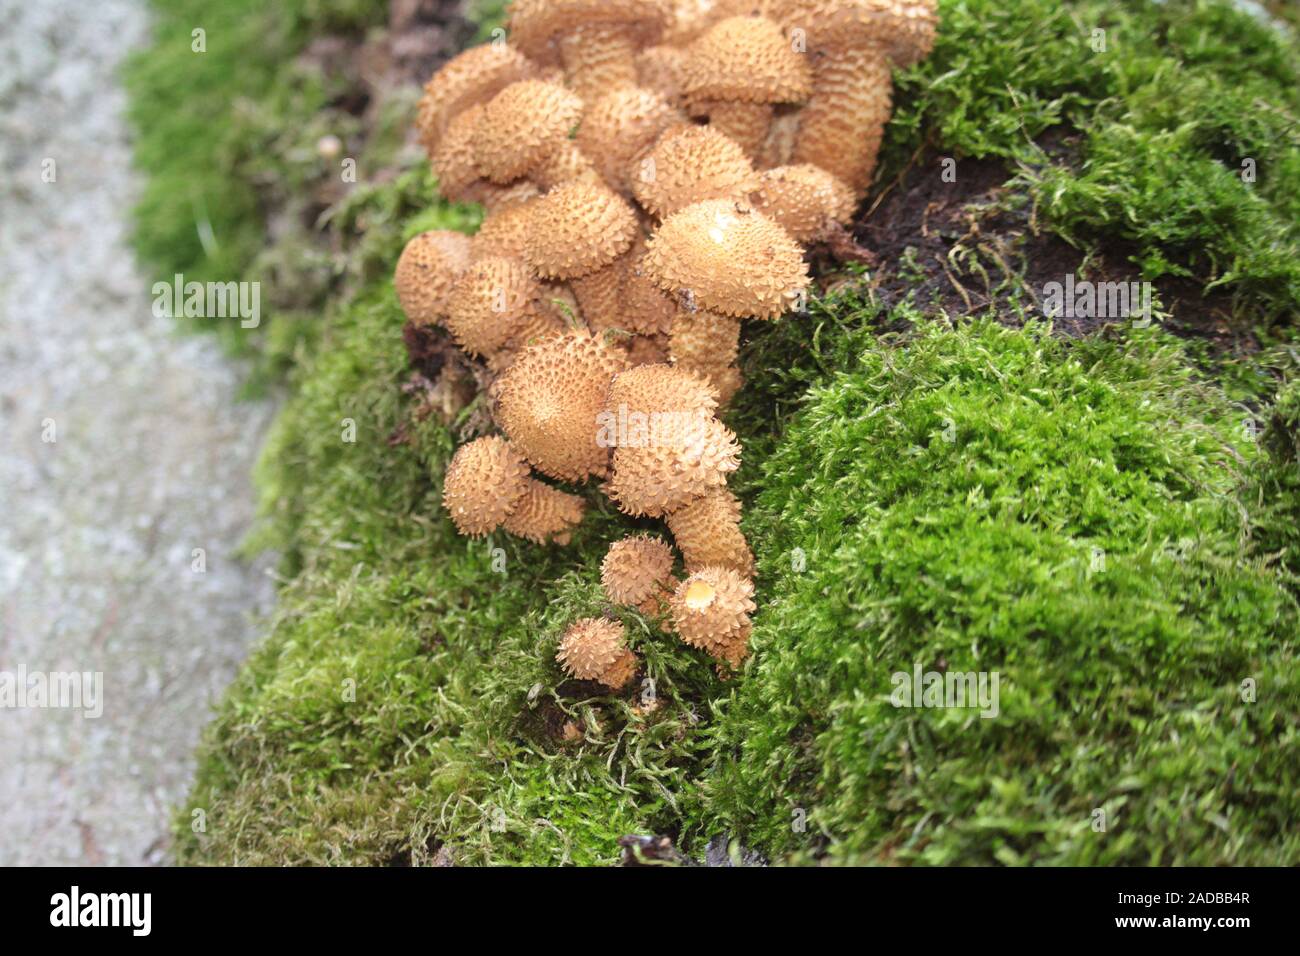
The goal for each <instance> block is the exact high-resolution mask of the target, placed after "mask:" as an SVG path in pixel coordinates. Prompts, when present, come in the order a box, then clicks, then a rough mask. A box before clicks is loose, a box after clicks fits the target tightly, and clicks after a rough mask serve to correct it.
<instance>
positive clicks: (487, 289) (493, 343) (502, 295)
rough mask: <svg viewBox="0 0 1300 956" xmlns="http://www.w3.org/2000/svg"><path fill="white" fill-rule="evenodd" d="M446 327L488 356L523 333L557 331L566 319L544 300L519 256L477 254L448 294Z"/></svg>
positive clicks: (465, 345) (467, 347)
mask: <svg viewBox="0 0 1300 956" xmlns="http://www.w3.org/2000/svg"><path fill="white" fill-rule="evenodd" d="M447 330H448V331H449V332H451V334H452V337H453V338H454V339H455V340H456V343H457V344H458V345H459V346H460V347H461V348H463V349H464V350H465V351H467V352H470V353H472V354H475V355H483V356H491V355H494V354H495V353H497V352H499V351H500V350H502V349H504V348H507V347H508V346H509V345H510V344H511V342H512V341H515V340H517V339H518V338H519V337H520V336H521V335H524V334H528V335H534V336H535V335H541V334H545V333H546V332H547V331H551V332H555V333H559V332H562V331H563V330H564V324H563V323H562V322H561V321H560V320H559V318H558V317H557V316H555V315H554V314H552V313H551V312H550V310H549V309H547V308H546V307H545V306H544V305H543V303H542V287H541V284H540V283H538V281H537V280H536V279H534V278H533V276H532V273H530V272H529V271H528V267H527V266H525V265H524V263H523V261H522V260H520V259H505V258H500V257H489V258H486V259H480V260H479V261H478V262H475V263H474V264H472V265H471V266H470V267H469V268H468V269H466V270H465V271H464V272H463V273H462V274H461V276H460V278H459V279H458V280H456V285H455V286H453V287H452V290H451V293H450V295H448V297H447Z"/></svg>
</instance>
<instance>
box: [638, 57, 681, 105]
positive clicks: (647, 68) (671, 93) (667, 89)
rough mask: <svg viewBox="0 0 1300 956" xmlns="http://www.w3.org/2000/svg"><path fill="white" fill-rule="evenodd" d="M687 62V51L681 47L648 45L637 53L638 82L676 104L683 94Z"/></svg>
mask: <svg viewBox="0 0 1300 956" xmlns="http://www.w3.org/2000/svg"><path fill="white" fill-rule="evenodd" d="M685 63H686V51H685V50H683V49H681V48H680V47H675V46H667V45H664V44H661V45H659V46H650V47H646V48H645V49H644V50H642V51H641V52H639V53H638V54H637V55H636V76H637V84H638V85H639V86H641V87H644V88H645V89H647V90H654V91H655V92H656V93H658V94H659V95H660V96H662V97H663V98H664V99H665V100H667V101H668V102H669V103H673V104H676V103H677V102H678V100H679V99H680V98H681V95H682V69H683V67H684V66H685Z"/></svg>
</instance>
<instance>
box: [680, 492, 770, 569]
mask: <svg viewBox="0 0 1300 956" xmlns="http://www.w3.org/2000/svg"><path fill="white" fill-rule="evenodd" d="M667 522H668V530H669V531H671V532H672V534H673V541H674V542H676V544H677V550H679V551H681V553H682V559H683V560H684V561H685V563H686V570H688V571H698V570H699V569H700V568H704V567H708V566H709V565H720V566H722V567H727V568H733V569H734V570H736V571H737V572H739V573H740V574H742V575H744V576H746V577H748V576H750V575H752V574H753V573H754V555H753V553H752V552H751V551H750V550H749V543H748V542H747V541H746V540H745V535H744V533H743V532H742V531H741V530H740V502H739V501H738V500H737V499H736V496H735V495H733V494H732V493H731V492H730V491H729V490H728V489H726V488H714V489H712V490H710V491H708V492H707V493H705V494H703V495H701V496H700V497H699V498H696V499H694V500H693V501H690V502H688V503H687V504H685V505H683V506H682V507H681V508H678V509H677V510H676V511H673V512H670V513H669V515H668V517H667Z"/></svg>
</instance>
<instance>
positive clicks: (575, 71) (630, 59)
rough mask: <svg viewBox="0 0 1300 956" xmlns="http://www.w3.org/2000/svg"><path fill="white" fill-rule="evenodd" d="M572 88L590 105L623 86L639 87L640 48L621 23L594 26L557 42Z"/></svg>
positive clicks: (632, 35)
mask: <svg viewBox="0 0 1300 956" xmlns="http://www.w3.org/2000/svg"><path fill="white" fill-rule="evenodd" d="M558 40H559V42H558V44H557V45H558V46H559V48H560V61H561V62H562V63H563V64H564V76H565V79H566V80H567V81H568V85H569V88H570V89H572V90H573V91H574V92H575V93H577V94H578V95H579V96H580V97H582V98H583V100H585V101H587V102H591V101H592V100H595V99H596V98H598V97H599V96H601V94H603V93H608V92H609V91H610V90H613V89H618V88H619V87H623V86H636V84H637V71H636V54H637V50H638V44H637V41H636V36H635V35H634V32H633V31H632V30H630V29H628V27H626V26H625V25H623V24H619V23H592V24H588V25H586V26H583V27H581V28H580V29H577V30H574V31H573V32H572V33H570V34H567V35H565V36H561V37H559V38H558Z"/></svg>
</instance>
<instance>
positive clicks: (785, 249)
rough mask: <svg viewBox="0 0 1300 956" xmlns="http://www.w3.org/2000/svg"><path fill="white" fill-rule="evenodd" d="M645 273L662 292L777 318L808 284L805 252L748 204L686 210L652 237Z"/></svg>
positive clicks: (730, 311)
mask: <svg viewBox="0 0 1300 956" xmlns="http://www.w3.org/2000/svg"><path fill="white" fill-rule="evenodd" d="M644 268H645V270H646V272H647V273H648V274H649V275H650V276H651V277H652V278H653V279H654V280H655V282H657V283H658V284H659V287H660V288H661V289H663V290H664V291H665V292H668V293H670V294H672V295H677V296H679V297H682V298H684V299H686V300H688V308H691V307H694V308H703V309H709V310H711V311H713V312H719V313H721V314H723V315H730V316H734V317H737V318H741V317H745V316H753V317H756V318H761V319H771V318H776V317H777V316H779V315H781V313H783V312H785V311H786V310H787V309H788V308H790V307H791V306H792V305H794V304H796V303H797V302H798V300H799V298H800V296H801V294H802V293H803V291H804V290H805V289H806V288H807V287H808V266H807V263H805V262H804V259H803V249H802V248H801V247H800V246H799V244H798V243H796V242H795V241H794V240H793V239H791V238H790V235H789V233H787V232H786V231H785V230H784V229H782V228H781V227H780V226H778V225H777V224H776V223H775V222H773V221H772V220H771V219H768V218H767V217H766V216H764V215H763V214H762V213H759V212H757V211H755V210H754V208H753V207H752V206H750V205H748V204H747V203H743V202H731V201H729V200H725V199H717V200H706V201H705V202H699V203H695V204H694V205H691V206H687V207H686V208H685V209H683V210H681V211H680V212H677V213H674V214H673V215H671V216H669V217H668V218H667V219H665V220H664V223H663V225H662V226H660V227H659V231H658V232H656V233H655V234H654V235H653V236H651V237H650V239H649V241H648V243H647V251H646V257H645V260H644Z"/></svg>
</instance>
